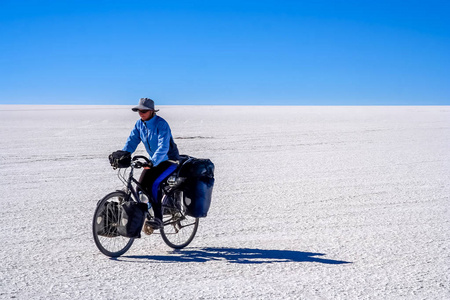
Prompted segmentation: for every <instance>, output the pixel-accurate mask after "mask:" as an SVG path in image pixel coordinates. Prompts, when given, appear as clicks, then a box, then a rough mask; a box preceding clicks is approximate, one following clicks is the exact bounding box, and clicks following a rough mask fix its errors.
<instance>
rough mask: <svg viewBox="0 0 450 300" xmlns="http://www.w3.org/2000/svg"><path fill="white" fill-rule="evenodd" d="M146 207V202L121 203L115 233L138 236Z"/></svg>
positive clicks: (131, 236)
mask: <svg viewBox="0 0 450 300" xmlns="http://www.w3.org/2000/svg"><path fill="white" fill-rule="evenodd" d="M147 209H148V206H147V203H138V202H134V201H127V202H125V203H124V204H123V205H122V209H121V211H122V214H121V216H120V222H119V225H118V226H117V233H118V234H120V235H121V236H125V237H129V238H140V237H141V230H142V226H143V225H144V221H145V217H146V214H147Z"/></svg>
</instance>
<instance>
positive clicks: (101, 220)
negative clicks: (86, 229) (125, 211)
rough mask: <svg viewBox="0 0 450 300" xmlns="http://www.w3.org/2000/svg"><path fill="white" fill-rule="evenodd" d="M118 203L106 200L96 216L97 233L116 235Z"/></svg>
mask: <svg viewBox="0 0 450 300" xmlns="http://www.w3.org/2000/svg"><path fill="white" fill-rule="evenodd" d="M119 207H120V206H119V203H117V202H106V203H105V204H104V207H103V211H102V212H101V213H100V215H99V216H98V217H97V220H96V221H97V234H98V235H101V236H106V237H116V236H118V235H119V234H118V233H117V224H118V223H119V217H120V215H119V214H120V210H119Z"/></svg>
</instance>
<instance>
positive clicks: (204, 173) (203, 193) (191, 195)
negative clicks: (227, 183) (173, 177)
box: [179, 157, 214, 218]
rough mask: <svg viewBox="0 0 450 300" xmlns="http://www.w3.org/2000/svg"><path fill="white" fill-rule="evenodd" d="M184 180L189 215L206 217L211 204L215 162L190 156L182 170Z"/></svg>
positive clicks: (185, 199)
mask: <svg viewBox="0 0 450 300" xmlns="http://www.w3.org/2000/svg"><path fill="white" fill-rule="evenodd" d="M179 175H180V176H181V177H186V178H187V179H186V181H185V182H184V188H183V192H184V201H185V204H186V207H187V211H186V213H187V215H189V216H191V217H194V218H204V217H206V216H207V214H208V210H209V207H210V205H211V196H212V190H213V186H214V164H213V163H212V162H211V161H210V160H209V159H198V158H193V157H191V158H189V160H188V161H186V163H185V164H183V167H182V168H181V170H180V174H179Z"/></svg>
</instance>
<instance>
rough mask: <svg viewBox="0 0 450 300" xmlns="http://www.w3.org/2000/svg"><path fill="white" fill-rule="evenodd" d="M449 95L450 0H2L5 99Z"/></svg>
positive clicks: (436, 100) (410, 98)
mask: <svg viewBox="0 0 450 300" xmlns="http://www.w3.org/2000/svg"><path fill="white" fill-rule="evenodd" d="M140 97H151V98H153V99H155V101H156V104H157V105H171V104H192V105H199V104H220V105H223V104H233V105H235V104H247V105H449V104H450V1H443V0H441V1H435V0H428V1H414V0H409V1H405V0H402V1H397V0H390V1H383V0H378V1H374V0H373V1H364V0H360V1H350V0H347V1H338V0H335V1H331V0H322V1H321V0H319V1H280V0H279V1H264V0H259V1H234V0H228V1H196V0H191V1H134V0H130V1H102V0H100V1H95V0H91V1H83V0H78V1H64V0H59V1H54V0H52V1H46V0H41V1H20V0H0V104H127V105H129V104H136V103H137V101H138V99H139V98H140Z"/></svg>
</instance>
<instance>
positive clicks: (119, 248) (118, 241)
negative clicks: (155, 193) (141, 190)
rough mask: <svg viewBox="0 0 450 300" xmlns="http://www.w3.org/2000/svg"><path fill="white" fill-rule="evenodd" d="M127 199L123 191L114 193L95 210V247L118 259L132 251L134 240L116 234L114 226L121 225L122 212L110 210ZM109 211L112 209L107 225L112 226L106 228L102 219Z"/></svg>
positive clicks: (93, 230)
mask: <svg viewBox="0 0 450 300" xmlns="http://www.w3.org/2000/svg"><path fill="white" fill-rule="evenodd" d="M126 197H127V194H126V193H125V192H123V191H116V192H112V193H110V194H108V195H106V196H105V197H104V198H103V199H102V200H100V201H99V202H98V204H97V208H96V209H95V213H94V218H93V220H92V233H93V236H94V241H95V245H96V246H97V248H98V249H99V250H100V252H102V253H103V254H105V255H106V256H109V257H118V256H121V255H123V254H124V253H125V252H127V251H128V250H129V249H130V247H131V245H132V244H133V242H134V238H128V237H124V236H120V235H118V234H117V233H115V232H114V226H117V224H118V223H119V219H120V212H119V210H117V212H116V211H114V209H110V208H111V207H113V206H114V205H120V204H121V203H122V201H123V199H125V198H126ZM115 203H117V204H115ZM108 209H110V213H109V215H108V217H107V218H108V219H109V220H108V221H109V222H108V223H107V224H112V225H108V227H106V225H105V224H102V219H101V218H103V217H104V211H105V210H108ZM111 211H112V212H111ZM102 214H103V215H102ZM114 224H115V225H114Z"/></svg>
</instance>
